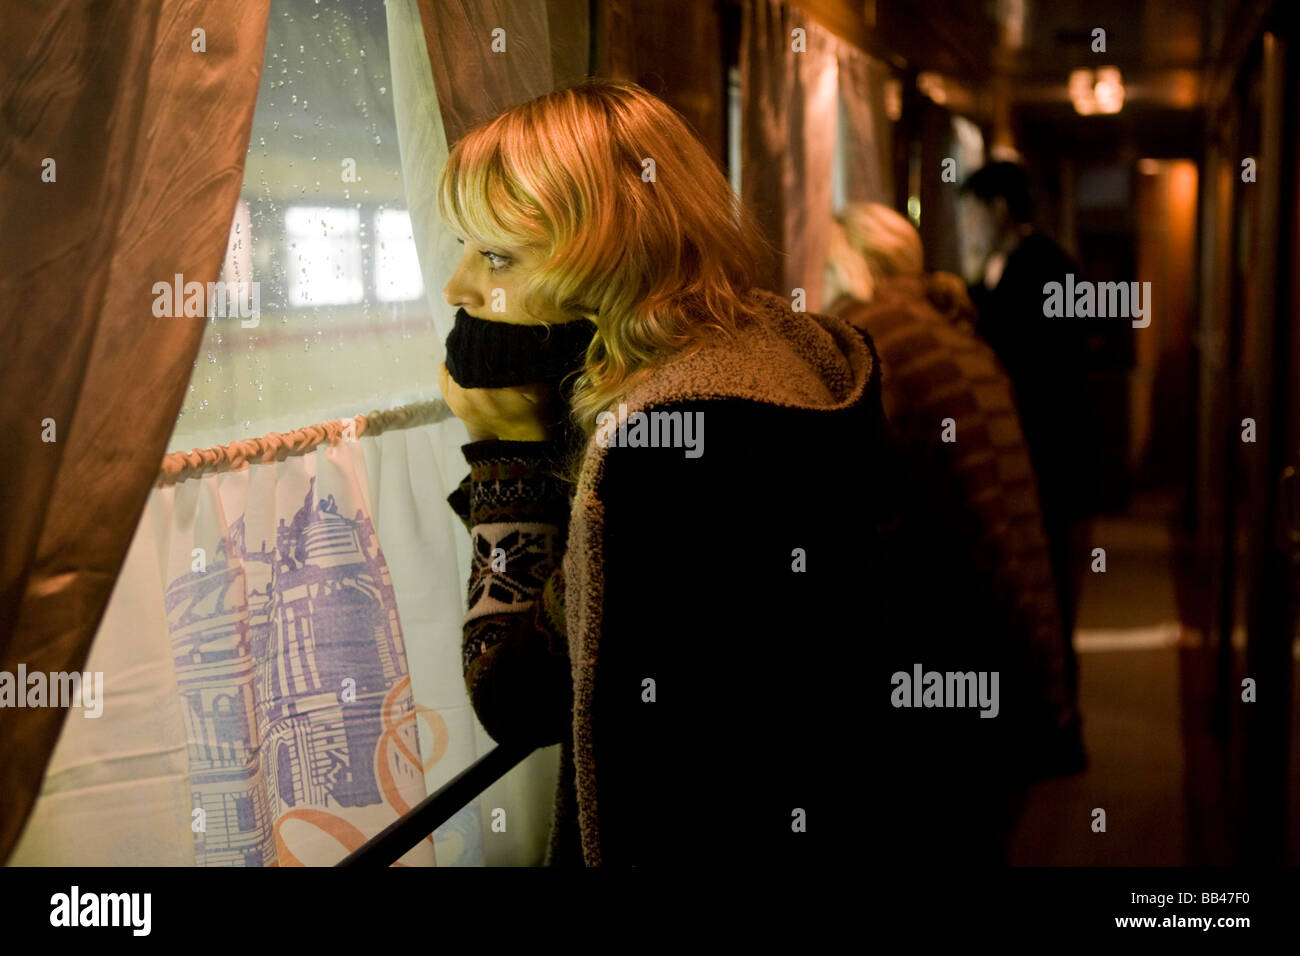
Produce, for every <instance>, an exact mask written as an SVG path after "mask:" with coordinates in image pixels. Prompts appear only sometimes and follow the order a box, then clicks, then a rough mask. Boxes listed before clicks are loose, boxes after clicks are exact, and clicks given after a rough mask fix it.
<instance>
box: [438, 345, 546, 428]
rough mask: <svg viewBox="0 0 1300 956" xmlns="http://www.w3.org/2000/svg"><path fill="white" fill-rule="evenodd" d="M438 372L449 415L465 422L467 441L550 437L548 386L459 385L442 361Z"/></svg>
mask: <svg viewBox="0 0 1300 956" xmlns="http://www.w3.org/2000/svg"><path fill="white" fill-rule="evenodd" d="M438 374H439V384H440V385H441V387H442V397H443V398H444V399H445V400H446V402H447V406H448V407H449V408H450V409H451V412H452V414H453V415H455V416H456V417H457V418H459V419H460V420H461V421H462V422H464V423H465V427H466V428H467V429H468V430H469V438H470V441H482V440H484V439H486V438H501V439H504V440H506V441H546V440H547V439H548V438H550V437H551V427H552V423H553V420H552V419H551V418H550V410H551V400H552V398H553V395H552V392H551V389H550V388H549V387H547V386H545V385H518V386H513V387H511V388H461V387H460V386H459V385H458V384H456V380H455V379H454V378H452V377H451V373H450V372H448V371H447V364H446V363H445V362H444V363H443V364H442V367H441V368H440V370H439V373H438Z"/></svg>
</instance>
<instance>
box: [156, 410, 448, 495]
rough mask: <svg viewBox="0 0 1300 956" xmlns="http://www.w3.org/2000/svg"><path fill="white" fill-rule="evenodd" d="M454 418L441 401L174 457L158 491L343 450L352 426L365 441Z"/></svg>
mask: <svg viewBox="0 0 1300 956" xmlns="http://www.w3.org/2000/svg"><path fill="white" fill-rule="evenodd" d="M450 417H451V409H449V408H448V407H447V403H446V402H444V401H443V400H442V399H440V398H436V399H434V400H433V401H429V402H419V403H416V404H414V405H403V406H401V407H400V408H391V409H388V410H387V411H379V410H378V409H376V410H375V411H372V412H371V413H370V414H368V415H357V416H355V417H353V418H351V419H347V418H336V419H332V420H330V421H327V422H321V423H319V424H316V425H307V426H306V427H304V428H298V429H295V430H294V431H291V432H283V433H281V432H271V433H270V434H269V435H263V436H262V437H261V438H245V439H241V440H240V441H234V442H231V443H230V444H229V445H216V446H213V447H212V448H195V449H194V450H193V451H174V452H171V453H169V454H167V455H164V456H163V460H162V466H161V467H160V468H159V471H158V478H157V480H156V481H155V483H154V486H155V487H157V488H165V487H166V486H168V485H174V484H177V483H179V482H182V481H185V480H187V479H189V478H197V477H199V476H200V475H207V474H216V473H219V472H223V471H238V470H240V469H241V468H243V467H245V466H246V465H250V464H255V465H266V464H271V463H272V462H277V461H284V460H285V459H286V458H293V457H294V456H296V455H305V454H307V453H308V452H310V451H313V450H314V449H315V448H316V446H317V445H322V444H325V443H326V442H328V443H329V444H331V445H335V444H338V442H339V441H340V440H342V439H343V437H344V432H345V430H346V429H347V427H348V426H347V423H348V422H349V421H351V422H355V423H356V427H355V431H354V432H353V434H352V435H351V436H349V437H356V438H360V437H361V436H362V435H372V436H373V435H380V434H383V433H384V432H385V431H390V430H396V429H399V428H415V427H418V426H420V425H431V424H434V423H437V422H441V421H444V420H445V419H448V418H450Z"/></svg>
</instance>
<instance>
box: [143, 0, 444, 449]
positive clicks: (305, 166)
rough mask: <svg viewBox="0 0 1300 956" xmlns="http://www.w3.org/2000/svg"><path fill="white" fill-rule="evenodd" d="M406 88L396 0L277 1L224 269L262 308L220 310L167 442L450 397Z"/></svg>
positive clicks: (197, 442) (216, 440) (220, 438)
mask: <svg viewBox="0 0 1300 956" xmlns="http://www.w3.org/2000/svg"><path fill="white" fill-rule="evenodd" d="M392 90H393V82H392V77H391V73H390V66H389V55H388V28H387V22H386V18H385V10H384V5H383V3H381V2H379V0H364V2H359V3H350V4H337V5H324V4H322V5H317V4H315V3H312V2H311V0H276V3H275V5H274V7H273V9H272V12H271V16H270V19H269V22H268V27H267V36H266V55H265V60H264V62H263V68H262V82H261V88H260V89H259V91H258V99H257V105H256V109H255V112H254V115H253V127H252V133H251V136H250V139H249V151H248V158H247V161H246V165H245V168H244V185H243V189H242V191H241V195H240V202H239V204H238V208H237V210H236V213H235V217H234V221H233V222H232V224H231V230H230V244H229V248H228V253H227V256H226V260H225V264H224V266H223V269H222V274H221V278H220V281H221V282H222V283H244V284H246V285H245V286H241V287H240V288H251V290H252V291H255V292H256V304H257V307H258V308H257V313H258V314H257V315H256V316H255V317H251V318H250V317H248V316H247V311H248V310H247V308H245V309H244V310H242V312H241V311H236V310H232V309H226V310H209V312H208V319H207V326H206V328H205V330H204V336H203V342H202V344H201V346H200V348H199V353H198V356H197V358H196V361H195V363H194V371H193V373H192V375H191V379H190V385H189V391H188V393H187V395H186V399H185V403H184V406H183V407H182V409H181V413H180V415H179V417H178V419H177V423H176V428H175V431H174V432H173V435H172V438H171V441H170V442H169V445H168V448H169V450H176V449H186V450H188V449H190V448H196V447H198V448H206V447H209V446H213V445H221V444H225V443H228V442H231V441H235V440H238V439H243V438H254V437H258V436H261V435H264V434H267V433H269V432H272V431H289V430H292V429H295V428H301V427H302V426H304V425H311V424H315V423H317V422H321V421H325V420H328V419H332V418H340V417H343V416H352V415H355V414H357V413H360V412H368V411H370V410H372V409H375V408H381V409H382V408H392V407H396V406H398V405H404V404H408V403H413V402H421V401H427V400H429V399H432V398H436V397H437V396H438V383H437V373H438V365H437V356H438V354H439V353H440V348H439V346H438V331H437V328H436V326H435V323H434V318H433V315H432V312H431V309H430V306H429V303H428V300H427V298H426V295H425V288H424V283H423V281H422V278H421V274H420V268H419V264H418V261H417V257H416V251H415V243H414V241H413V240H412V230H411V219H410V216H409V214H408V212H407V208H406V206H407V199H406V192H405V187H404V183H403V179H402V171H401V157H400V154H399V151H398V142H397V123H396V118H395V115H394V106H393V95H392ZM232 288H233V287H232ZM252 298H253V297H252V296H246V297H245V299H244V300H243V301H244V303H245V304H247V302H248V300H250V299H252ZM421 342H423V343H427V347H425V348H421V347H419V345H418V343H421ZM413 345H414V346H415V347H413Z"/></svg>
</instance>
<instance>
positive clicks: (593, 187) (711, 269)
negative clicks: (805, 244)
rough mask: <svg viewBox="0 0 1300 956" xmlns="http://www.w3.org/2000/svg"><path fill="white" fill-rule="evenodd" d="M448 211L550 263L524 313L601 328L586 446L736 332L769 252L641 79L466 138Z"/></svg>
mask: <svg viewBox="0 0 1300 956" xmlns="http://www.w3.org/2000/svg"><path fill="white" fill-rule="evenodd" d="M438 207H439V211H440V212H441V214H442V217H443V219H444V220H445V221H446V222H447V224H448V225H449V226H450V227H451V228H453V229H454V230H456V231H457V232H459V233H460V234H461V235H463V236H466V237H469V238H472V239H473V240H474V241H475V242H477V243H480V244H482V245H484V246H488V247H494V246H507V247H508V246H512V245H513V246H527V247H531V248H534V249H537V250H538V251H539V252H540V254H541V258H542V260H543V263H542V265H541V266H540V267H539V268H537V269H536V270H534V271H533V272H532V273H531V274H530V275H529V276H527V277H525V278H524V279H523V282H522V295H523V301H521V303H520V307H521V308H522V309H523V311H524V312H526V313H529V314H539V313H542V312H544V311H545V310H544V309H541V308H538V307H537V306H538V305H539V304H544V305H546V306H549V307H551V308H555V309H558V310H560V311H561V312H565V313H570V314H573V315H575V316H576V315H582V316H586V317H587V318H589V319H591V320H592V321H593V322H594V323H595V325H596V333H595V335H594V336H593V338H592V341H591V345H590V347H589V348H588V350H587V355H586V360H585V362H584V367H583V370H582V372H581V373H580V374H579V375H578V378H577V380H576V382H575V383H574V386H573V393H572V397H571V400H570V415H571V420H572V422H573V424H574V426H576V427H577V428H578V429H579V430H580V433H581V435H582V436H583V437H584V438H586V439H589V438H590V437H591V434H592V433H593V431H594V430H595V424H596V416H597V415H598V414H599V413H600V412H602V411H605V410H607V409H609V408H611V407H612V406H613V405H615V404H616V403H617V402H618V400H619V399H620V398H622V397H623V396H625V395H626V394H627V392H628V391H629V390H630V389H631V388H632V386H633V385H634V384H636V382H637V381H639V380H640V379H642V378H643V377H645V376H646V375H648V374H650V373H651V372H652V371H653V369H654V367H655V365H656V364H657V363H659V362H661V361H662V360H663V359H664V358H666V357H667V356H669V355H674V354H677V353H679V352H682V351H686V350H693V349H694V348H698V347H699V346H700V345H702V344H703V343H704V341H705V340H706V339H707V338H708V337H710V336H711V335H713V334H721V335H732V334H734V333H735V332H736V331H738V329H739V328H740V327H741V326H742V325H743V324H744V323H745V320H746V317H747V315H748V309H749V308H752V305H751V306H749V307H748V308H747V306H746V304H745V301H744V300H745V299H746V298H747V297H748V295H749V293H750V291H751V289H752V288H753V287H754V286H755V285H756V284H757V282H758V277H759V270H760V269H761V268H762V266H763V264H764V260H765V257H766V256H768V255H769V254H770V252H771V247H770V246H769V245H768V244H767V242H766V241H765V240H764V239H763V236H762V233H761V231H760V230H759V228H758V226H757V225H756V223H755V221H754V219H753V217H752V215H751V214H750V213H749V211H748V210H747V209H746V208H745V207H744V205H743V204H742V203H741V202H740V201H739V199H738V198H737V196H736V195H735V193H734V192H733V190H732V189H731V186H730V184H729V183H728V182H727V179H726V177H724V176H723V174H722V172H721V170H720V169H719V168H718V166H717V164H716V163H715V162H714V160H713V158H712V156H711V155H710V154H709V152H708V151H707V150H706V149H705V147H704V146H703V144H701V143H700V141H699V140H698V139H697V138H696V136H695V134H694V132H693V131H692V130H691V128H690V126H689V125H688V124H687V123H686V121H685V120H684V119H683V118H682V117H681V116H680V115H679V114H678V113H677V112H676V111H674V110H673V109H672V108H671V107H669V106H668V105H667V104H665V103H664V102H663V101H661V100H659V99H658V98H656V97H655V96H653V95H651V94H650V93H648V92H647V91H646V90H644V89H642V88H641V87H640V86H637V85H636V84H634V83H625V82H619V81H608V80H594V81H593V80H588V81H586V82H584V83H582V84H580V85H577V86H573V87H569V88H567V89H562V90H557V91H555V92H552V93H548V94H546V95H544V96H540V97H537V98H536V99H533V100H529V101H528V102H526V103H522V104H520V105H518V106H515V107H512V108H510V109H507V110H506V111H504V112H503V113H501V114H500V115H498V116H496V117H495V118H494V119H492V120H489V121H488V122H486V123H484V124H483V125H481V126H478V127H476V128H475V129H473V130H471V131H470V132H469V133H467V134H465V136H464V137H462V138H461V139H460V140H459V141H457V143H456V144H455V146H453V147H452V149H451V153H450V155H449V156H448V159H447V165H446V167H445V169H444V170H443V173H442V178H441V180H440V182H439V189H438ZM573 467H574V464H573V463H571V464H570V469H571V470H573Z"/></svg>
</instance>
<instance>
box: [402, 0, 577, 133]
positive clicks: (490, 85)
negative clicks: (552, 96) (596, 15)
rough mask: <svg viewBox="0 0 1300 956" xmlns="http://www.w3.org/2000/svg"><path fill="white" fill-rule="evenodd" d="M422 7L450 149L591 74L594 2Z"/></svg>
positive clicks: (453, 0)
mask: <svg viewBox="0 0 1300 956" xmlns="http://www.w3.org/2000/svg"><path fill="white" fill-rule="evenodd" d="M419 6H420V22H421V24H422V25H423V27H424V39H425V44H426V45H427V47H428V50H429V63H430V65H431V66H432V68H433V84H434V87H435V88H436V89H437V92H438V107H439V109H440V111H441V113H442V125H443V128H444V130H445V131H446V135H447V143H448V145H451V144H453V143H455V142H456V140H458V139H460V137H461V136H462V135H464V134H465V133H466V132H467V131H468V130H469V129H471V128H472V127H473V126H475V125H476V124H478V123H481V122H483V121H484V120H486V119H490V118H491V117H492V116H494V115H496V114H497V113H499V112H501V111H502V110H504V109H507V108H509V107H511V106H514V105H515V104H517V103H522V102H524V101H526V100H530V99H532V98H533V97H535V96H541V95H542V94H544V93H549V92H550V91H551V90H553V89H558V88H561V87H564V86H568V85H570V84H572V83H576V82H578V81H579V80H581V79H582V78H583V77H584V76H586V74H587V65H588V58H589V46H590V37H591V23H590V14H589V11H588V3H587V0H419ZM498 30H499V31H501V32H499V33H498V32H496V31H498Z"/></svg>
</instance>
